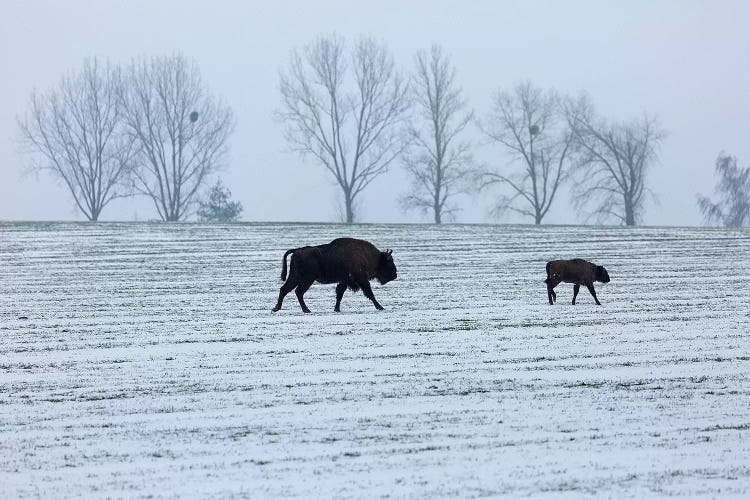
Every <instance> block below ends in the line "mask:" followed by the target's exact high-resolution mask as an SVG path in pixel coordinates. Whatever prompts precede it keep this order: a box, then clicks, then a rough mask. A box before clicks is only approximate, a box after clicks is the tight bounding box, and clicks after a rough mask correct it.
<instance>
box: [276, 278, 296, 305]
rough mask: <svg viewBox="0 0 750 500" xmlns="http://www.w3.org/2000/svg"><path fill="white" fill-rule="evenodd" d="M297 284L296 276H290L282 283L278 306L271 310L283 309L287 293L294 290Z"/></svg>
mask: <svg viewBox="0 0 750 500" xmlns="http://www.w3.org/2000/svg"><path fill="white" fill-rule="evenodd" d="M296 286H297V280H296V279H295V278H292V277H291V276H290V277H289V279H288V280H286V282H285V283H284V284H283V285H281V290H279V300H278V301H276V307H274V308H273V309H271V312H276V311H278V310H279V309H281V303H282V302H283V301H284V297H286V294H288V293H289V292H291V291H292V290H294V287H296Z"/></svg>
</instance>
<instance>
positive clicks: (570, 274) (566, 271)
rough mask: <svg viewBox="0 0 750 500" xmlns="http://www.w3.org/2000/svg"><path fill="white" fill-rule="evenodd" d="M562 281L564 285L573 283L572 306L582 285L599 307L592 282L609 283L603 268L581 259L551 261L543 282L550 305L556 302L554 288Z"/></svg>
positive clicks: (548, 263) (607, 275)
mask: <svg viewBox="0 0 750 500" xmlns="http://www.w3.org/2000/svg"><path fill="white" fill-rule="evenodd" d="M563 281H564V282H565V283H573V305H575V304H576V297H577V296H578V290H579V289H580V288H581V285H584V286H585V287H586V288H588V289H589V292H590V293H591V296H592V297H594V300H595V301H596V304H597V305H599V306H600V305H601V303H600V302H599V299H597V298H596V291H594V282H595V281H600V282H602V283H609V274H608V273H607V270H606V269H604V267H602V266H597V265H596V264H592V263H591V262H588V261H585V260H583V259H571V260H553V261H551V262H547V279H546V280H544V282H545V283H547V298H548V299H549V303H550V305H552V304H554V303H555V301H556V300H557V294H556V293H555V287H556V286H557V285H559V284H560V282H563Z"/></svg>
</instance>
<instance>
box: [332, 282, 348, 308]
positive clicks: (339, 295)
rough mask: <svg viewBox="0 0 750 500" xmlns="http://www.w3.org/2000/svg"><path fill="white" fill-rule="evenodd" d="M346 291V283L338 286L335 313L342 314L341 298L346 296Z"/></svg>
mask: <svg viewBox="0 0 750 500" xmlns="http://www.w3.org/2000/svg"><path fill="white" fill-rule="evenodd" d="M345 291H346V283H339V284H338V285H336V307H334V308H333V310H334V312H341V298H342V297H343V296H344V292H345Z"/></svg>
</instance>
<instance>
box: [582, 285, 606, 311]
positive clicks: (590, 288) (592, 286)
mask: <svg viewBox="0 0 750 500" xmlns="http://www.w3.org/2000/svg"><path fill="white" fill-rule="evenodd" d="M586 288H588V289H589V292H591V296H592V297H594V300H595V301H596V305H597V306H600V305H602V303H601V302H599V299H597V298H596V292H595V291H594V285H593V284H592V285H586Z"/></svg>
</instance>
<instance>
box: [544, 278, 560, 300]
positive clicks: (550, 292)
mask: <svg viewBox="0 0 750 500" xmlns="http://www.w3.org/2000/svg"><path fill="white" fill-rule="evenodd" d="M558 284H559V282H556V281H553V280H552V279H551V278H547V299H549V305H553V304H554V303H555V301H556V300H557V294H556V293H555V287H556V286H557V285H558Z"/></svg>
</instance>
